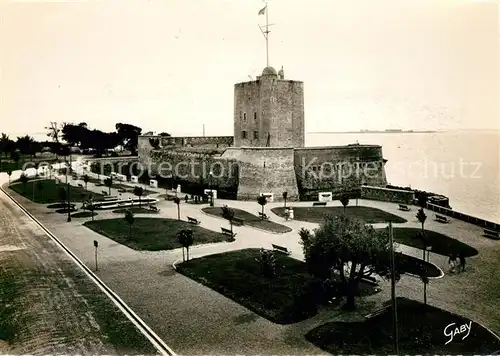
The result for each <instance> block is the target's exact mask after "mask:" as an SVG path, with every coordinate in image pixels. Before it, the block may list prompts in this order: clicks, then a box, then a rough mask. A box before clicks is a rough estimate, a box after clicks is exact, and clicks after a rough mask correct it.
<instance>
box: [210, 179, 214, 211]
mask: <svg viewBox="0 0 500 356" xmlns="http://www.w3.org/2000/svg"><path fill="white" fill-rule="evenodd" d="M209 175H210V183H209V184H210V206H214V192H213V191H212V177H213V175H214V173H213V172H212V171H210V173H209Z"/></svg>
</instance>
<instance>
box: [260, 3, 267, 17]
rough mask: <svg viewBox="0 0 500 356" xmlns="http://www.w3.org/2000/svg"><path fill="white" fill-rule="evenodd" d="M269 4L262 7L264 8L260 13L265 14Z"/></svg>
mask: <svg viewBox="0 0 500 356" xmlns="http://www.w3.org/2000/svg"><path fill="white" fill-rule="evenodd" d="M266 9H267V5H266V6H264V7H263V8H262V10H260V11H259V15H264V14H265V13H266Z"/></svg>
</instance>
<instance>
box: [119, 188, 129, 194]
mask: <svg viewBox="0 0 500 356" xmlns="http://www.w3.org/2000/svg"><path fill="white" fill-rule="evenodd" d="M126 191H127V189H125V188H118V193H125V192H126Z"/></svg>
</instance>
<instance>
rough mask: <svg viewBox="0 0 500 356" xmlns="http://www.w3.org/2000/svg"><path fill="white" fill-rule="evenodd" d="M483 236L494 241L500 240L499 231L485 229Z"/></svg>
mask: <svg viewBox="0 0 500 356" xmlns="http://www.w3.org/2000/svg"><path fill="white" fill-rule="evenodd" d="M483 236H485V237H488V238H490V239H493V240H500V234H499V232H498V231H493V230H488V229H485V230H484V235H483Z"/></svg>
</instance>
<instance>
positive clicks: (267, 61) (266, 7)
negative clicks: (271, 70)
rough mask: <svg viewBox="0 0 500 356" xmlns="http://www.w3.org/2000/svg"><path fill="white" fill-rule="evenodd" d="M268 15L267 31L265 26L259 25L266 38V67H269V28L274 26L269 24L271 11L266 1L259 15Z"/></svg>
mask: <svg viewBox="0 0 500 356" xmlns="http://www.w3.org/2000/svg"><path fill="white" fill-rule="evenodd" d="M264 14H265V15H266V26H265V30H263V29H262V28H263V27H264V26H260V25H259V29H260V31H261V32H262V35H264V38H265V39H266V67H269V33H270V32H271V31H269V26H272V25H273V24H270V23H269V9H268V2H267V1H266V6H264V7H263V8H262V9H261V10H260V11H259V15H264Z"/></svg>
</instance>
